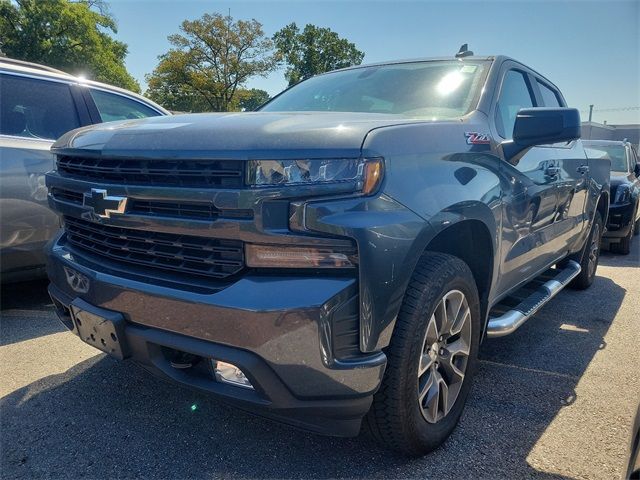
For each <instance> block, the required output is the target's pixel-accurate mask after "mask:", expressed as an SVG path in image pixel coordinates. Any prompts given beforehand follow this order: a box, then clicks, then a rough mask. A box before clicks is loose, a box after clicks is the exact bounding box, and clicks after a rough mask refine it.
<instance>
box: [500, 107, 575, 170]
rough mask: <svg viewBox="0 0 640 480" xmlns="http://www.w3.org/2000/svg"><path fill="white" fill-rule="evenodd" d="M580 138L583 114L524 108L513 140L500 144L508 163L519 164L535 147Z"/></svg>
mask: <svg viewBox="0 0 640 480" xmlns="http://www.w3.org/2000/svg"><path fill="white" fill-rule="evenodd" d="M578 138H580V113H579V112H578V110H576V109H575V108H523V109H521V110H520V111H519V112H518V115H517V116H516V122H515V125H514V126H513V140H507V141H505V142H502V143H501V146H502V152H503V154H504V156H505V159H507V160H508V161H510V162H511V163H517V162H518V160H520V157H521V156H522V155H521V154H523V153H524V152H525V151H526V150H527V149H529V148H531V147H533V146H536V145H546V144H550V143H557V142H570V141H572V140H577V139H578Z"/></svg>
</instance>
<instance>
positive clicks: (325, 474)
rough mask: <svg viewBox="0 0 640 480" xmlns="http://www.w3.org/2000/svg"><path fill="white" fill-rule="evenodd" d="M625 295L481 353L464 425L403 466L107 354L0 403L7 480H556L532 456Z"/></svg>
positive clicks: (561, 299)
mask: <svg viewBox="0 0 640 480" xmlns="http://www.w3.org/2000/svg"><path fill="white" fill-rule="evenodd" d="M624 296H625V291H624V290H623V289H622V288H620V287H619V286H617V285H616V284H615V283H613V282H612V281H611V280H609V279H607V278H603V277H598V278H597V279H596V283H595V284H594V286H593V287H592V288H591V289H590V290H588V291H583V292H575V291H571V292H562V293H561V294H560V295H559V296H558V297H557V298H556V299H554V301H553V304H552V305H549V306H547V307H545V308H543V309H542V310H541V311H540V312H539V313H538V314H537V315H536V317H535V318H533V319H532V320H530V321H529V322H528V323H527V324H525V325H524V326H523V327H522V328H521V329H520V330H519V331H518V332H516V333H515V334H513V335H511V336H509V337H505V338H503V339H495V340H489V341H487V342H485V344H484V345H483V348H482V351H481V359H482V362H481V364H480V368H479V371H478V372H477V376H476V381H475V384H474V388H473V391H472V393H471V396H470V399H469V402H468V405H467V408H466V410H465V413H464V415H463V418H462V421H461V423H460V425H459V427H458V428H457V429H456V431H455V432H454V434H453V435H452V437H451V438H450V439H449V440H448V441H447V442H446V444H445V446H444V447H443V448H440V449H439V450H437V451H436V452H434V453H432V454H431V455H428V456H426V457H424V458H420V459H407V458H404V457H399V456H396V455H393V454H391V453H389V452H388V451H386V450H383V449H381V448H379V447H378V446H377V445H376V444H375V443H374V442H373V440H372V439H371V438H369V436H368V435H367V434H366V433H363V434H361V435H360V437H358V438H355V439H340V438H327V437H320V436H316V435H312V434H307V433H304V432H300V431H297V430H293V429H291V428H288V427H284V426H280V425H278V424H275V423H272V422H269V421H267V420H263V419H260V418H257V417H253V416H250V415H248V414H245V413H242V412H240V411H238V410H235V409H231V408H229V407H226V406H225V405H224V404H221V403H219V402H217V401H215V400H213V399H211V398H209V397H207V396H205V395H202V394H200V393H197V392H192V391H190V390H186V389H183V388H181V387H179V386H176V385H171V384H166V383H164V382H162V381H160V380H158V379H156V378H154V377H152V376H150V375H149V374H147V373H146V372H144V371H143V370H142V369H140V368H138V367H137V366H135V365H134V364H132V363H130V362H117V361H115V360H112V359H111V358H108V357H106V356H104V355H100V356H97V357H94V358H91V359H89V360H86V361H84V362H82V363H80V364H78V365H76V366H75V367H73V368H72V369H70V370H68V371H66V372H64V373H62V374H59V375H53V376H50V377H47V378H44V379H42V380H39V381H37V382H34V383H32V384H30V385H28V386H27V387H24V388H22V389H20V390H17V391H15V392H13V393H11V394H10V395H8V396H6V397H5V398H3V399H2V401H1V403H0V411H1V412H2V415H1V428H2V458H1V464H0V469H1V471H2V472H3V475H2V476H3V477H4V478H10V477H11V478H16V477H25V478H26V477H36V476H47V477H65V478H80V477H86V478H110V477H119V478H122V477H138V476H142V477H146V478H204V477H216V478H218V477H240V478H243V477H244V478H247V477H250V478H297V477H307V478H309V477H312V478H330V477H331V478H336V477H365V478H372V477H377V478H400V477H403V478H406V477H420V478H425V476H426V475H428V476H429V477H432V478H459V477H485V478H486V477H492V478H496V477H504V478H520V477H525V476H527V477H530V476H536V477H538V478H546V477H550V478H551V477H553V478H557V477H556V476H552V475H548V474H545V473H542V472H539V471H536V470H535V469H533V468H532V467H530V466H529V465H528V463H527V460H526V459H527V455H528V453H529V452H530V451H531V450H532V448H533V446H534V445H535V443H536V441H537V440H538V438H539V437H540V436H541V435H542V434H543V433H544V431H545V429H546V428H547V426H548V425H549V424H550V423H551V422H552V421H553V419H554V417H555V416H556V415H557V413H558V412H559V410H560V409H561V408H562V407H563V406H565V405H567V404H570V403H571V402H572V401H573V400H574V399H575V387H576V384H577V382H578V381H579V379H580V376H581V375H582V373H583V372H584V370H585V369H586V367H587V365H588V364H589V362H590V361H591V359H592V357H593V355H594V354H595V353H596V352H597V351H598V350H599V349H603V348H607V346H606V344H605V343H604V340H603V337H604V336H605V334H606V332H607V330H608V328H609V325H610V323H611V322H612V320H613V318H614V317H615V314H616V312H617V310H618V308H619V307H620V304H621V303H622V301H623V299H624ZM3 308H4V306H3ZM69 335H71V334H69ZM74 340H75V339H74ZM9 341H10V342H13V341H14V340H12V339H11V338H10V339H9ZM193 405H195V406H196V408H195V409H192V406H193Z"/></svg>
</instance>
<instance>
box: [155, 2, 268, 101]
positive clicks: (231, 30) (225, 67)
mask: <svg viewBox="0 0 640 480" xmlns="http://www.w3.org/2000/svg"><path fill="white" fill-rule="evenodd" d="M180 30H181V33H178V34H175V35H170V36H169V37H168V38H169V42H170V43H171V45H172V47H173V48H171V49H170V50H169V51H168V52H167V53H165V54H164V55H161V56H160V57H158V58H159V60H160V62H159V64H158V66H157V67H156V68H155V70H154V71H153V73H151V74H150V75H147V77H146V79H147V82H148V84H149V89H148V90H147V92H146V95H147V96H148V97H149V98H151V99H152V100H155V101H157V102H158V103H160V104H162V105H164V106H165V107H166V108H169V109H171V110H179V111H190V112H201V111H212V110H213V111H228V110H233V109H236V108H238V98H237V94H238V90H239V89H241V88H242V86H243V85H244V84H245V82H246V81H247V80H248V79H249V78H250V77H253V76H266V75H267V74H268V73H269V72H271V71H273V70H274V69H275V67H276V65H277V62H276V57H275V55H274V54H273V42H272V41H271V40H270V39H269V38H266V37H265V36H264V32H263V30H262V24H260V23H259V22H258V21H256V20H254V19H252V20H249V21H243V20H238V21H233V19H232V18H231V17H229V16H222V15H220V14H218V13H215V14H205V15H203V16H202V17H201V18H199V19H197V20H193V21H189V20H185V21H184V22H182V25H181V27H180Z"/></svg>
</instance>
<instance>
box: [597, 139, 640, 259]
mask: <svg viewBox="0 0 640 480" xmlns="http://www.w3.org/2000/svg"><path fill="white" fill-rule="evenodd" d="M584 146H585V151H586V152H587V156H588V157H589V158H606V159H608V160H610V161H611V205H610V206H609V221H608V222H607V229H606V231H605V232H604V236H603V238H602V241H603V243H604V245H605V246H608V247H609V248H610V249H611V250H612V251H614V252H617V253H622V254H625V255H626V254H628V253H629V252H630V251H631V241H632V239H633V236H634V235H638V233H639V232H640V160H638V154H637V152H636V150H635V148H634V147H633V145H631V144H630V143H629V142H616V141H610V140H585V141H584Z"/></svg>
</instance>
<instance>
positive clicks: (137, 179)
mask: <svg viewBox="0 0 640 480" xmlns="http://www.w3.org/2000/svg"><path fill="white" fill-rule="evenodd" d="M579 137H580V119H579V114H578V111H577V110H575V109H570V108H567V107H566V103H565V100H564V98H563V96H562V94H561V93H560V91H559V90H558V89H557V88H556V87H555V86H554V85H553V83H551V82H550V81H549V80H547V79H546V78H545V77H543V76H542V75H540V74H539V73H537V72H536V71H534V70H532V69H531V68H528V67H527V66H525V65H523V64H522V63H519V62H517V61H515V60H513V59H510V58H507V57H503V56H495V57H494V56H490V57H480V56H474V55H468V54H465V53H462V54H460V55H457V56H456V57H455V58H454V57H451V58H445V59H433V60H432V59H427V60H412V61H397V62H388V63H382V64H377V65H369V66H357V67H352V68H348V69H344V70H339V71H335V72H331V73H327V74H323V75H319V76H316V77H313V78H310V79H308V80H305V81H303V82H301V83H299V84H297V85H295V86H293V87H292V88H290V89H288V90H286V91H285V92H283V93H281V94H280V95H278V96H276V97H275V98H274V99H272V100H271V101H270V102H268V103H267V104H265V105H263V106H262V107H261V108H260V109H259V110H258V111H256V112H243V113H217V114H199V115H184V116H173V117H157V118H150V119H143V120H131V121H122V122H119V123H109V124H103V125H95V126H90V127H84V128H80V129H77V130H74V131H72V132H69V133H67V134H65V135H64V136H63V137H61V138H60V139H59V140H58V141H57V143H56V144H55V145H54V146H53V153H54V154H55V155H56V158H57V167H56V170H55V171H53V172H50V173H49V174H48V175H47V178H46V182H47V186H48V189H49V190H48V192H49V193H48V195H49V197H48V198H49V202H50V206H51V207H52V208H53V209H54V210H55V211H56V212H57V213H58V214H59V215H60V216H61V219H62V222H63V224H64V229H63V231H62V233H61V234H60V235H59V236H58V237H57V238H55V239H54V240H53V241H52V242H51V243H50V244H49V246H48V248H47V256H48V274H49V277H50V280H51V285H50V287H49V291H50V294H51V297H52V299H53V302H54V304H55V306H56V309H57V312H58V314H59V317H60V319H61V320H62V322H63V323H64V324H65V325H66V326H67V327H68V328H69V329H70V330H71V331H72V332H74V333H75V334H77V335H78V336H79V337H80V338H81V339H82V340H83V341H85V342H87V343H89V344H91V345H93V346H95V347H97V348H98V349H100V350H103V351H104V352H107V353H109V354H111V355H113V356H115V357H118V358H120V359H131V360H132V361H134V362H137V363H139V364H141V365H143V366H144V367H146V368H147V369H148V370H150V371H152V372H155V373H156V374H158V375H160V376H162V377H164V378H166V379H170V380H173V381H175V382H178V383H180V384H182V385H186V386H189V387H193V388H196V389H199V390H201V391H206V392H210V393H212V394H215V395H217V396H218V397H219V398H221V399H224V400H226V401H228V402H232V403H233V404H235V405H236V406H238V407H240V408H242V409H245V410H248V411H251V412H255V413H258V414H260V415H264V416H267V417H271V418H273V419H277V420H280V421H282V422H285V423H288V424H290V425H293V426H297V427H300V428H303V429H307V430H311V431H314V432H317V433H321V434H328V435H336V436H353V435H357V434H358V432H359V431H360V428H361V426H363V425H366V426H368V428H370V430H371V431H372V432H373V434H374V435H375V436H376V437H377V438H378V439H379V440H380V441H381V442H382V443H383V444H384V445H386V446H388V447H389V448H392V449H395V450H398V451H401V452H405V453H406V454H410V455H420V454H423V453H425V452H428V451H430V450H432V449H434V448H436V447H437V446H438V445H440V444H441V443H442V442H443V441H444V440H445V439H446V438H447V436H448V435H449V434H450V433H451V432H452V430H453V429H454V427H455V425H456V423H457V422H458V419H459V418H460V415H461V412H462V410H463V407H464V404H465V401H466V399H467V396H468V393H469V390H470V386H471V380H472V377H473V372H474V369H475V368H476V366H477V363H478V349H479V346H480V343H481V341H482V340H483V339H484V338H486V337H499V336H502V335H506V334H509V333H511V332H513V331H514V330H516V329H517V328H518V327H519V326H521V325H522V324H523V323H524V322H525V321H526V320H528V319H529V318H531V317H532V316H533V315H534V313H535V312H536V311H537V310H538V309H539V308H540V307H541V306H543V305H544V304H546V303H547V302H548V301H549V300H551V299H552V298H553V297H554V296H555V295H556V294H557V293H558V292H559V291H560V290H562V289H563V288H564V287H565V286H568V285H572V286H574V287H577V288H581V289H582V288H587V287H589V286H590V285H591V283H592V282H593V280H594V276H595V273H596V267H597V265H598V258H599V252H600V250H599V245H600V239H601V236H602V232H603V225H604V224H605V222H606V217H607V212H608V207H609V169H610V162H608V161H607V160H604V159H595V160H589V159H587V156H586V155H585V151H584V148H583V146H582V143H581V141H580V139H579ZM549 334H550V335H553V334H554V332H549ZM521 338H522V343H523V345H522V348H526V334H523V335H522V337H521Z"/></svg>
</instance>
